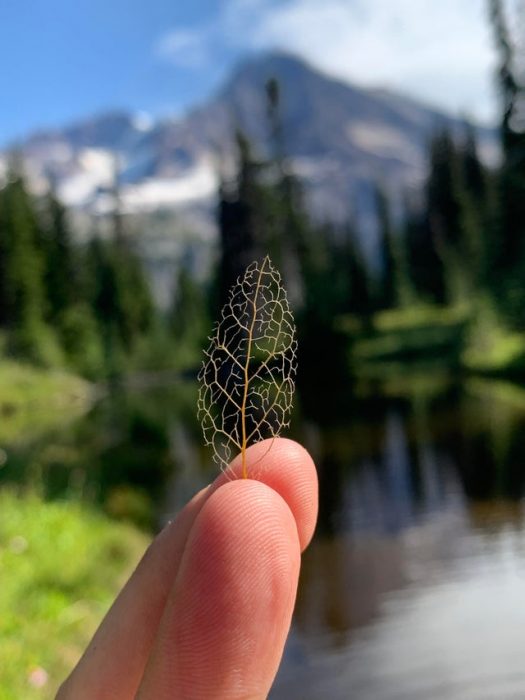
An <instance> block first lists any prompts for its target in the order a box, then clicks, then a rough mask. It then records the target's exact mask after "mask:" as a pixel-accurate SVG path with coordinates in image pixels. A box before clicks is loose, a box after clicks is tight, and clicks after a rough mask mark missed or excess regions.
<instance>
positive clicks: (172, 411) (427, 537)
mask: <svg viewBox="0 0 525 700" xmlns="http://www.w3.org/2000/svg"><path fill="white" fill-rule="evenodd" d="M160 384H161V386H152V385H150V384H148V382H137V383H136V384H135V385H134V386H131V387H128V388H127V389H126V391H124V390H122V389H120V390H118V391H116V392H114V393H113V394H112V395H111V396H107V397H106V398H104V399H102V400H101V401H99V402H98V403H97V404H96V405H95V406H94V407H93V409H92V410H91V411H90V413H89V414H88V415H86V416H84V417H82V418H81V419H73V420H72V421H71V422H70V423H62V425H60V426H59V427H57V428H55V429H54V430H51V431H47V432H45V434H42V435H40V436H30V435H29V436H24V437H23V439H20V440H19V441H18V442H17V445H16V446H15V447H13V448H11V450H9V452H10V454H9V459H8V460H7V461H6V462H5V465H4V467H3V468H2V469H0V478H1V479H2V481H3V482H8V481H12V480H16V481H20V480H23V481H30V482H31V483H32V484H36V486H37V488H39V489H40V490H42V491H43V492H44V493H45V494H46V495H47V496H49V497H55V496H60V495H63V494H68V495H70V496H74V497H81V498H85V499H88V500H92V501H95V502H96V503H98V504H100V506H101V507H103V508H104V509H105V510H106V511H107V512H109V513H110V514H112V515H114V516H115V517H128V518H132V519H133V520H134V521H135V522H137V523H138V524H140V525H142V526H144V527H156V526H159V525H160V524H161V523H162V522H163V521H165V520H166V519H167V518H168V517H171V516H172V515H173V513H174V511H176V510H177V509H178V508H180V506H181V505H182V504H183V503H184V502H185V501H186V500H187V498H188V497H189V496H190V495H191V494H192V493H193V492H194V491H195V490H196V489H198V488H199V487H200V486H202V485H204V484H205V483H207V482H209V481H210V479H211V478H213V476H214V470H213V469H211V468H210V466H209V465H210V459H209V453H208V452H207V451H206V450H205V449H204V448H203V447H202V443H201V436H200V430H199V426H198V425H197V424H196V420H195V398H196V387H195V385H194V384H193V383H192V382H191V381H188V382H183V381H170V382H168V381H163V382H161V383H160ZM290 435H291V436H292V437H295V438H296V439H299V440H300V441H301V442H303V443H304V444H305V445H306V446H307V448H308V449H309V450H310V451H311V453H312V455H313V456H314V458H315V460H316V464H317V466H318V470H319V479H320V517H319V524H318V528H317V533H316V536H315V539H314V541H313V542H312V544H311V545H310V547H309V549H308V550H307V552H306V553H305V555H304V559H303V567H302V574H301V581H300V587H299V594H298V600H297V607H296V612H295V615H294V620H293V624H292V630H291V633H290V637H289V640H288V644H287V646H286V650H285V654H284V659H283V663H282V666H281V669H280V671H279V674H278V676H277V680H276V683H275V686H274V689H273V691H272V693H271V698H273V699H274V700H280V699H282V700H285V699H286V700H293V699H295V698H297V699H298V700H309V699H312V700H314V699H315V700H319V699H320V698H329V699H330V700H343V699H344V700H347V699H351V698H358V699H359V700H410V699H411V698H414V699H416V698H417V700H421V698H425V700H432V699H433V698H436V699H437V698H450V699H453V700H470V699H472V700H474V699H475V700H484V699H485V698H486V699H489V698H491V699H496V698H497V700H505V699H506V698H523V697H525V664H524V662H523V654H524V649H525V517H524V511H523V501H522V496H523V490H524V486H525V390H523V389H521V388H520V387H518V386H516V385H511V384H505V383H501V382H489V381H485V380H474V379H471V380H468V381H461V382H460V381H454V380H450V379H447V378H445V377H441V376H440V375H439V374H437V373H436V374H435V375H433V373H428V374H427V375H422V376H420V377H419V378H414V377H410V379H409V378H407V377H405V378H403V377H397V378H396V379H395V380H390V381H381V382H379V381H377V382H374V381H368V382H364V381H362V382H360V383H358V384H355V385H353V386H352V387H340V388H339V389H338V391H337V392H334V391H330V387H328V388H327V392H326V395H325V396H323V395H322V392H321V394H319V393H317V392H315V393H314V394H313V395H311V396H308V395H305V396H303V397H302V400H299V402H298V406H297V410H296V415H295V418H294V421H293V428H292V431H291V433H290Z"/></svg>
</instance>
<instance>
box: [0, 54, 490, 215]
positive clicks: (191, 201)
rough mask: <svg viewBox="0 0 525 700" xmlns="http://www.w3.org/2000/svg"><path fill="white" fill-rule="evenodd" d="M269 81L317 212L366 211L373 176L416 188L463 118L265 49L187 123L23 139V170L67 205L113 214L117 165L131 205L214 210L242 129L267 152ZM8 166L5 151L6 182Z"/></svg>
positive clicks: (129, 118)
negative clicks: (431, 155) (447, 131)
mask: <svg viewBox="0 0 525 700" xmlns="http://www.w3.org/2000/svg"><path fill="white" fill-rule="evenodd" d="M269 78H277V79H278V81H279V85H280V92H281V107H280V109H281V115H282V122H283V139H284V144H285V149H286V153H287V156H288V161H289V164H290V167H291V168H292V169H293V170H294V171H295V172H296V173H297V174H298V175H299V177H300V178H301V180H302V182H303V186H304V189H305V193H306V201H307V202H308V205H309V207H310V209H311V211H312V213H313V214H314V215H316V216H318V217H320V218H326V219H335V220H341V219H344V218H345V217H347V216H348V213H349V211H350V210H354V211H355V210H357V213H358V214H359V213H360V212H361V213H362V212H363V211H364V212H365V213H366V208H367V207H368V208H369V206H370V204H369V202H370V197H369V191H370V187H371V185H372V183H375V182H377V181H381V182H382V183H383V185H385V186H386V187H387V188H388V189H390V191H391V192H392V193H393V194H394V195H396V194H398V193H400V192H401V191H402V190H404V189H406V188H407V187H418V186H419V185H420V184H421V182H422V180H423V177H424V174H425V169H426V151H427V145H428V141H429V139H430V137H431V134H432V133H433V132H435V131H436V130H437V129H438V128H441V127H443V126H446V127H449V128H452V129H453V130H455V131H456V132H459V131H460V130H461V129H462V128H463V126H462V122H461V121H460V120H458V119H455V118H452V117H450V116H448V115H446V114H443V113H442V112H440V111H439V110H436V109H433V108H430V107H428V106H425V105H422V104H420V103H418V102H417V101H416V100H414V99H411V98H406V97H404V96H402V95H397V94H394V93H391V92H389V91H385V90H372V89H364V88H361V87H355V86H352V85H350V84H347V83H343V82H341V81H339V80H335V79H333V78H331V77H330V76H327V75H325V74H323V73H321V72H319V71H317V70H315V69H314V68H312V67H311V66H309V65H307V64H305V63H304V62H302V61H301V60H299V59H297V58H294V57H292V56H289V55H286V54H281V53H270V54H264V55H262V56H258V57H255V58H252V59H250V60H246V61H244V62H243V63H241V64H240V65H239V66H237V68H236V69H235V70H234V71H233V73H232V75H231V77H230V79H229V80H228V81H227V83H226V84H225V85H224V86H223V88H222V89H221V90H220V91H219V92H218V94H216V95H215V97H213V98H212V99H210V100H209V101H208V102H207V103H206V104H203V105H202V106H200V107H198V108H196V109H194V110H193V111H191V112H190V113H189V114H188V115H187V116H186V117H185V118H183V119H178V120H169V119H168V120H158V121H155V120H154V119H152V118H151V117H150V116H148V115H147V114H143V113H141V114H135V115H133V114H128V113H126V112H112V113H108V114H105V115H101V116H99V117H94V118H92V119H88V120H85V121H83V122H80V123H77V124H74V125H72V126H70V127H67V128H65V129H62V130H57V131H53V132H42V133H37V134H34V135H33V136H31V137H30V138H28V139H27V140H26V141H25V142H23V143H22V144H21V152H22V155H23V157H24V159H25V164H26V170H27V173H28V177H29V179H30V181H31V183H32V185H33V187H34V188H35V189H36V191H42V190H43V189H44V188H45V187H46V182H47V181H48V180H49V179H52V180H53V182H54V183H55V186H56V187H57V191H58V193H59V195H60V196H61V197H62V199H63V200H64V202H65V203H67V204H69V205H71V206H73V207H75V208H77V209H79V210H82V211H85V212H88V213H103V212H104V211H107V209H108V206H109V192H110V188H111V184H112V181H113V179H114V173H115V171H116V169H117V170H118V172H119V182H120V190H121V201H122V205H123V207H124V209H125V210H126V211H129V212H133V213H140V212H152V211H155V210H159V209H161V210H170V211H173V212H177V211H179V210H181V211H182V210H184V211H186V212H187V211H188V210H191V209H192V208H195V207H197V208H199V209H200V210H202V209H203V207H204V208H206V207H207V208H208V209H209V210H210V211H211V209H210V206H211V204H212V202H213V201H214V196H215V193H216V191H217V183H218V173H219V171H221V172H223V171H224V170H225V169H226V170H228V169H229V168H231V166H232V164H233V162H234V159H235V145H234V143H235V141H234V134H235V130H236V129H238V128H240V129H241V130H242V131H243V132H244V133H245V134H246V135H247V136H248V138H249V139H250V141H251V142H252V144H253V146H254V149H255V151H256V152H257V153H258V154H259V155H262V156H264V155H265V154H268V153H269V152H270V151H271V145H270V143H271V140H270V136H269V127H268V119H267V107H266V100H265V84H266V81H267V80H268V79H269ZM478 133H479V137H480V140H481V145H482V148H483V151H484V152H485V153H486V154H487V155H488V157H491V158H494V156H495V153H496V151H497V147H496V139H495V137H494V134H493V132H491V131H490V130H487V129H480V130H479V131H478ZM5 162H6V155H5V153H4V155H3V156H2V154H1V153H0V177H1V175H2V170H4V171H5ZM367 193H368V194H367Z"/></svg>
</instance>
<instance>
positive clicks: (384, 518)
mask: <svg viewBox="0 0 525 700" xmlns="http://www.w3.org/2000/svg"><path fill="white" fill-rule="evenodd" d="M493 389H494V387H491V386H489V385H482V386H479V385H475V386H473V387H464V388H463V389H461V390H459V391H458V388H457V387H451V388H449V390H447V391H446V392H444V393H442V394H441V395H439V396H435V397H433V398H430V399H429V400H427V401H425V400H423V399H422V397H421V396H409V397H407V398H406V400H401V401H399V400H397V399H396V400H385V401H384V403H383V410H382V411H378V412H377V413H376V420H375V421H374V425H375V429H374V426H370V424H369V425H368V427H367V430H364V429H363V430H362V431H360V438H359V440H357V441H356V442H355V443H352V436H353V435H355V431H356V423H358V424H359V423H360V422H361V419H360V418H354V419H352V420H350V421H349V422H348V423H347V425H345V426H340V427H338V428H337V431H336V433H346V435H347V441H346V445H345V449H340V450H339V451H338V452H337V451H336V450H334V449H332V450H331V451H328V452H329V456H326V454H327V451H326V450H325V456H323V455H320V472H321V492H322V503H323V505H324V509H323V511H322V519H321V527H320V530H319V534H318V537H317V538H316V540H315V541H314V543H313V544H312V546H311V548H310V549H309V550H308V552H307V553H306V555H305V557H304V565H303V571H302V580H301V586H300V590H299V597H298V603H297V609H296V614H295V618H294V622H293V627H292V634H291V636H290V640H289V644H288V646H287V649H286V653H285V661H284V663H283V665H282V668H281V670H280V672H279V675H278V679H277V683H276V685H275V688H274V690H273V692H272V695H271V697H272V698H287V699H288V700H290V699H293V698H298V699H299V698H301V699H303V700H308V699H309V698H312V700H313V699H314V698H315V699H317V698H332V699H334V700H338V699H339V698H340V699H341V700H342V699H347V698H354V697H355V698H359V699H360V700H368V699H370V700H383V699H384V700H394V699H395V700H397V699H399V700H401V699H403V700H406V699H410V698H418V699H420V698H425V699H427V698H444V697H447V698H458V699H459V698H461V699H463V698H465V699H466V698H472V699H474V698H475V699H476V700H479V699H480V698H498V699H500V698H523V697H525V667H524V665H523V653H522V650H523V648H524V645H525V529H524V525H525V513H524V511H523V506H522V501H521V496H522V494H523V486H524V476H525V470H524V469H523V465H524V461H523V457H525V455H524V454H523V449H524V447H525V441H524V440H523V435H524V434H525V433H524V427H525V403H523V402H522V401H516V402H514V404H513V405H512V406H511V407H509V402H508V397H507V396H505V395H502V394H501V393H500V392H495V393H494V391H493ZM358 415H359V414H358ZM367 432H368V437H372V436H373V439H372V440H371V442H370V444H369V449H365V450H364V449H363V445H364V444H366V441H367V438H366V433H367ZM332 437H333V444H339V445H344V444H345V441H344V440H342V439H341V435H337V434H333V435H332ZM325 439H326V438H325ZM328 439H330V438H328ZM332 477H333V478H332Z"/></svg>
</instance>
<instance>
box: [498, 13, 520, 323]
mask: <svg viewBox="0 0 525 700" xmlns="http://www.w3.org/2000/svg"><path fill="white" fill-rule="evenodd" d="M489 7H490V15H491V21H492V26H493V30H494V36H495V40H496V46H497V49H498V52H499V59H500V60H499V71H498V83H499V89H500V95H501V127H500V133H501V143H502V150H503V163H502V165H501V168H500V172H499V178H498V220H497V230H496V232H497V243H498V245H497V246H493V251H491V252H492V260H491V264H492V270H493V276H494V284H493V287H494V288H495V292H496V294H495V297H496V299H497V302H498V304H499V308H500V311H502V312H503V314H504V315H505V317H506V319H507V321H508V322H510V323H511V324H513V325H515V326H516V327H520V328H523V327H524V326H525V322H524V320H523V308H524V306H525V288H524V285H523V276H524V274H525V128H524V126H523V109H524V105H525V84H524V81H523V79H522V76H520V75H519V71H518V62H519V60H521V61H522V62H523V56H517V54H516V49H515V46H514V45H513V42H512V39H511V36H510V32H509V29H508V22H507V18H506V17H505V12H504V4H503V3H502V1H501V0H489ZM522 11H523V10H522Z"/></svg>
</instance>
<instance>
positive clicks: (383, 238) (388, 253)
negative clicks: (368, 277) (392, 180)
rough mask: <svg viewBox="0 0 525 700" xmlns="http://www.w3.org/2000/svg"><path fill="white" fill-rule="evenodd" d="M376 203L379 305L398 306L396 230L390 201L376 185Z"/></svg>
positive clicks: (382, 307) (386, 306)
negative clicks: (393, 224)
mask: <svg viewBox="0 0 525 700" xmlns="http://www.w3.org/2000/svg"><path fill="white" fill-rule="evenodd" d="M374 194H375V204H376V215H377V224H378V228H379V252H380V260H379V284H378V285H377V286H378V292H377V295H376V296H377V305H378V307H379V308H381V309H388V308H391V307H393V306H397V303H398V296H399V295H398V283H397V280H396V277H397V270H396V254H395V251H394V246H395V241H394V231H393V226H392V219H391V215H390V208H389V202H388V198H387V195H386V193H385V192H384V190H383V189H382V188H380V187H376V188H375V191H374Z"/></svg>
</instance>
